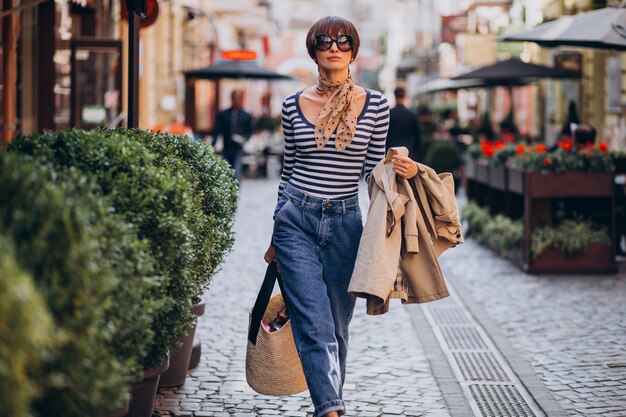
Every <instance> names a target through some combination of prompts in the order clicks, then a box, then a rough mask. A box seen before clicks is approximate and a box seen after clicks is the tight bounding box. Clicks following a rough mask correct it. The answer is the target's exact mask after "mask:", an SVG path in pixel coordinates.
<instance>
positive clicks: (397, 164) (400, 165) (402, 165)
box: [391, 154, 417, 180]
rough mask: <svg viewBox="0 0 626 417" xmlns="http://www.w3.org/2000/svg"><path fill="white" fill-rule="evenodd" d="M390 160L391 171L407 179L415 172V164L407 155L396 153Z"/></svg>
mask: <svg viewBox="0 0 626 417" xmlns="http://www.w3.org/2000/svg"><path fill="white" fill-rule="evenodd" d="M391 162H392V163H393V171H394V172H395V173H396V174H398V175H400V176H402V177H404V178H406V179H407V180H408V179H410V178H413V177H414V176H415V175H416V174H417V164H416V163H415V161H414V160H412V159H411V158H409V157H408V156H404V155H399V154H396V155H394V156H393V158H392V160H391Z"/></svg>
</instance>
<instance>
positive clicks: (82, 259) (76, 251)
mask: <svg viewBox="0 0 626 417" xmlns="http://www.w3.org/2000/svg"><path fill="white" fill-rule="evenodd" d="M0 181H1V183H2V187H0V234H3V235H5V236H7V238H8V239H10V240H11V241H12V243H13V245H14V248H15V258H16V260H17V262H18V264H19V266H20V267H21V268H22V269H24V270H25V271H26V272H28V273H30V274H31V275H32V277H33V280H34V283H35V286H36V287H37V289H38V291H39V292H40V293H41V295H42V297H43V299H44V300H45V303H46V304H47V307H48V310H49V311H50V314H51V316H52V319H53V321H54V327H55V332H54V343H55V345H54V348H53V349H51V351H50V352H49V354H46V356H45V357H44V358H43V364H42V367H41V373H40V374H38V375H36V377H37V382H38V383H39V385H40V386H41V396H40V397H39V398H38V399H37V400H36V401H35V403H34V404H33V406H32V408H33V410H34V413H35V414H36V415H38V416H60V415H63V416H70V417H74V416H76V417H78V416H97V415H100V414H102V413H103V412H104V411H107V410H108V409H110V408H111V407H113V406H115V405H116V404H119V402H120V401H121V400H122V398H123V397H124V396H125V395H126V383H127V381H128V372H129V369H128V368H127V367H125V361H123V360H120V358H119V357H118V356H116V354H115V352H116V351H115V345H116V340H115V338H116V335H117V333H116V331H117V330H119V327H116V322H115V319H116V318H117V319H120V318H121V316H119V314H121V312H120V311H119V310H116V309H115V306H114V305H113V304H112V298H113V296H114V295H115V289H116V288H117V287H118V286H119V285H122V283H119V282H118V280H117V279H116V276H115V273H114V270H113V268H112V267H111V264H110V261H109V258H108V257H107V256H108V255H110V251H108V250H107V247H108V248H110V247H112V246H111V245H112V243H113V242H112V241H107V239H108V238H107V236H109V235H110V236H111V239H114V238H116V237H117V236H118V235H117V233H115V230H114V229H110V228H108V227H107V226H106V225H104V224H103V223H101V222H100V220H99V219H100V218H101V217H102V216H106V213H105V212H103V211H101V212H99V211H97V210H93V209H92V208H91V207H90V204H89V199H88V198H89V193H88V192H85V191H86V189H87V188H84V189H76V188H75V185H78V184H81V182H80V180H79V179H75V180H72V181H65V180H64V179H63V178H59V177H56V176H55V174H54V172H51V171H50V170H46V169H45V167H40V166H36V165H34V164H33V163H30V162H29V160H28V159H27V158H26V157H24V156H20V155H8V154H5V153H2V154H0ZM83 184H85V185H86V183H85V182H83ZM96 203H97V201H94V206H93V207H96ZM107 233H109V235H107ZM97 237H101V238H97ZM118 284H119V285H118ZM137 296H138V297H140V296H142V294H137ZM12 314H13V313H12ZM12 314H11V315H10V316H9V317H11V318H12ZM133 319H135V318H133ZM137 319H138V320H141V317H139V318H137ZM118 321H119V320H118Z"/></svg>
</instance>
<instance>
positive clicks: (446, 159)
mask: <svg viewBox="0 0 626 417" xmlns="http://www.w3.org/2000/svg"><path fill="white" fill-rule="evenodd" d="M424 164H426V165H428V166H429V167H431V168H432V169H434V170H435V171H437V172H438V173H441V172H454V171H455V170H456V169H458V168H459V166H461V154H460V153H459V150H458V149H457V147H456V145H455V144H454V143H453V142H451V141H439V140H437V141H434V142H433V143H432V144H431V145H430V147H429V148H428V151H427V152H426V155H424Z"/></svg>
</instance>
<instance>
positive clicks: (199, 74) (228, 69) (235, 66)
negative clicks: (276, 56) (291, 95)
mask: <svg viewBox="0 0 626 417" xmlns="http://www.w3.org/2000/svg"><path fill="white" fill-rule="evenodd" d="M184 74H185V78H199V79H204V80H216V79H219V78H246V79H256V80H290V79H291V77H289V76H287V75H283V74H279V73H278V72H274V71H272V70H270V69H268V68H264V67H262V66H260V65H259V64H258V63H257V62H256V61H247V60H241V61H220V62H218V63H217V64H213V65H210V66H208V67H205V68H199V69H195V70H190V71H185V73H184Z"/></svg>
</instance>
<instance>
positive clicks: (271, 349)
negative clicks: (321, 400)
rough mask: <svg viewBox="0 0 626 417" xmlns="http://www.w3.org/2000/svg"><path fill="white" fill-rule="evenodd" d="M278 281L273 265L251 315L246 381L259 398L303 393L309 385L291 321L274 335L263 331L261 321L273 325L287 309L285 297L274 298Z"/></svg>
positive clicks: (278, 275) (266, 275) (276, 296)
mask: <svg viewBox="0 0 626 417" xmlns="http://www.w3.org/2000/svg"><path fill="white" fill-rule="evenodd" d="M276 280H278V283H279V285H280V284H281V283H280V274H279V273H278V271H277V270H276V263H275V262H272V263H270V264H269V265H268V267H267V272H266V273H265V279H264V280H263V285H261V290H260V291H259V295H258V297H257V299H256V302H255V303H254V307H253V308H252V311H251V312H250V322H249V328H248V349H247V352H246V380H247V381H248V385H250V387H251V388H252V389H253V390H255V391H256V392H258V393H259V394H265V395H276V396H283V395H292V394H297V393H299V392H302V391H304V390H306V389H307V384H306V380H305V378H304V373H303V372H302V364H301V363H300V357H299V356H298V352H297V350H296V345H295V343H294V341H293V332H292V330H291V320H289V321H287V322H286V323H285V324H284V325H283V327H281V328H280V329H278V330H276V331H273V332H271V333H268V332H267V331H266V330H265V329H263V328H262V327H261V320H265V321H271V320H272V319H273V318H274V317H276V315H277V314H278V312H279V311H280V310H281V309H282V308H283V307H284V306H285V302H284V300H283V297H282V295H281V294H276V295H274V296H273V297H272V290H273V288H274V282H275V281H276Z"/></svg>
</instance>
